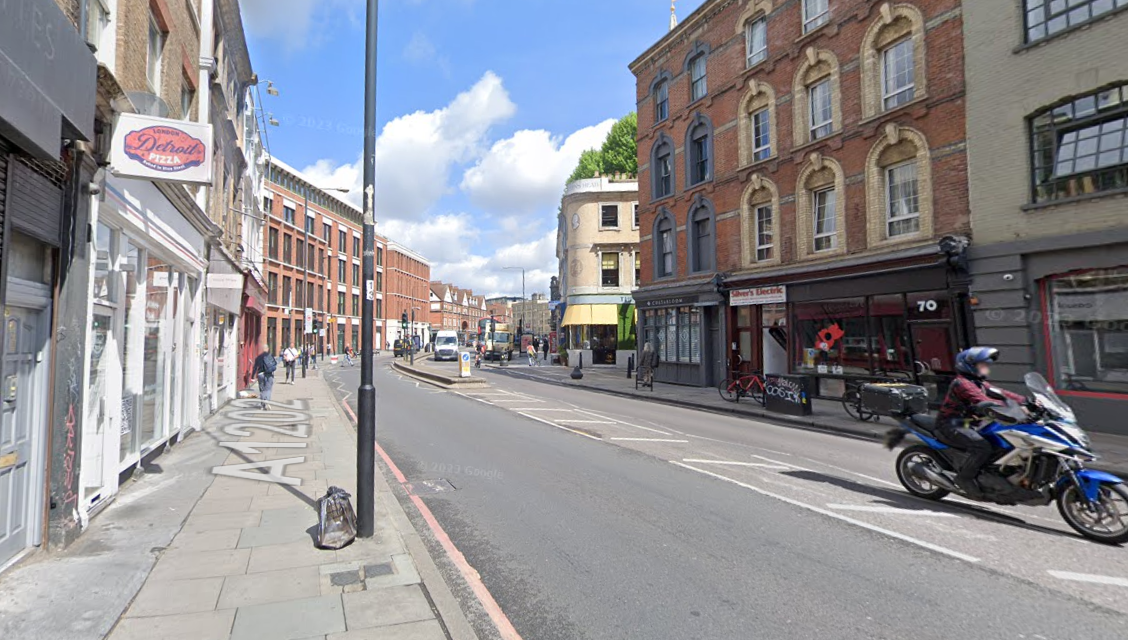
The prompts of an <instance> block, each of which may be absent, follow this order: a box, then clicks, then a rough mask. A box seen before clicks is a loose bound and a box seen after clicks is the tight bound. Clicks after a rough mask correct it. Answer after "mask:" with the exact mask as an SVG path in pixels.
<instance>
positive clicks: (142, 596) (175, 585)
mask: <svg viewBox="0 0 1128 640" xmlns="http://www.w3.org/2000/svg"><path fill="white" fill-rule="evenodd" d="M222 587H223V578H220V577H217V578H197V579H193V580H167V581H149V582H147V583H146V584H145V586H144V587H142V588H141V591H140V592H139V593H138V594H137V597H136V598H134V599H133V604H131V605H129V610H128V611H126V613H125V617H127V618H145V617H151V616H168V615H175V614H180V613H202V612H205V611H215V608H216V607H215V603H216V600H217V599H218V598H219V592H220V589H221V588H222Z"/></svg>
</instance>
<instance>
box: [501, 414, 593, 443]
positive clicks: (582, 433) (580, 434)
mask: <svg viewBox="0 0 1128 640" xmlns="http://www.w3.org/2000/svg"><path fill="white" fill-rule="evenodd" d="M518 415H522V416H525V417H526V418H528V419H530V420H536V421H537V422H543V423H545V424H547V425H548V426H550V427H556V428H557V429H563V430H565V431H567V432H569V433H574V434H576V435H578V436H583V437H585V438H591V439H592V440H595V441H596V442H603V439H602V438H597V437H595V436H593V435H591V434H590V433H584V432H583V431H580V430H578V429H569V428H568V427H565V426H564V425H562V424H556V423H555V422H549V421H548V420H545V419H544V418H538V417H536V416H534V415H530V414H528V413H519V414H518Z"/></svg>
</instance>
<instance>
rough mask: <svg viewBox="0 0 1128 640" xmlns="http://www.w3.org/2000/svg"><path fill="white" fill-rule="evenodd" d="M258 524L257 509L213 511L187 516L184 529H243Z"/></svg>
mask: <svg viewBox="0 0 1128 640" xmlns="http://www.w3.org/2000/svg"><path fill="white" fill-rule="evenodd" d="M258 524H259V512H258V511H244V512H242V513H213V514H209V515H202V516H197V515H192V516H188V521H187V522H185V523H184V531H189V532H191V531H212V530H215V529H243V528H246V527H257V526H258Z"/></svg>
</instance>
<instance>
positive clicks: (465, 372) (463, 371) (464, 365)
mask: <svg viewBox="0 0 1128 640" xmlns="http://www.w3.org/2000/svg"><path fill="white" fill-rule="evenodd" d="M458 364H459V365H460V366H459V370H458V377H460V378H469V377H470V352H469V351H463V352H462V353H460V354H458Z"/></svg>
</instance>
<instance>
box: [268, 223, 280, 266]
mask: <svg viewBox="0 0 1128 640" xmlns="http://www.w3.org/2000/svg"><path fill="white" fill-rule="evenodd" d="M266 250H267V255H269V256H270V259H271V260H277V259H278V229H271V230H270V232H269V233H267V242H266Z"/></svg>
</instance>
